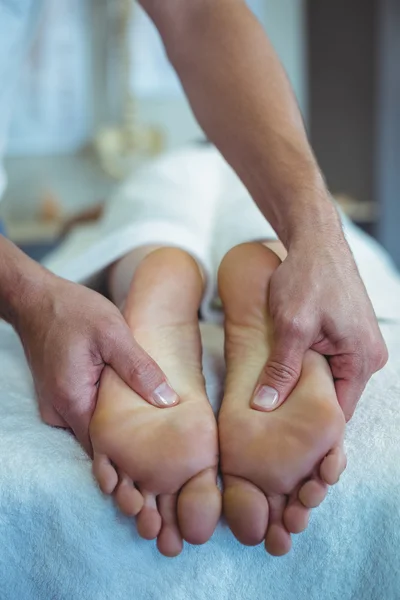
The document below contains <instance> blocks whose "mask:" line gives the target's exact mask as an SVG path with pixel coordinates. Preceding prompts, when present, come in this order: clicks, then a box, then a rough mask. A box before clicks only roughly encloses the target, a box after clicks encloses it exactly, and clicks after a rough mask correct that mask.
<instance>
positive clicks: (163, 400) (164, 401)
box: [153, 381, 179, 407]
mask: <svg viewBox="0 0 400 600" xmlns="http://www.w3.org/2000/svg"><path fill="white" fill-rule="evenodd" d="M153 400H154V402H155V403H156V404H157V406H161V407H163V406H173V405H174V404H177V402H178V400H179V398H178V395H177V394H176V393H175V392H174V390H173V389H172V387H171V386H170V385H168V383H166V382H165V381H164V382H163V383H162V384H161V385H159V386H158V388H156V389H155V390H154V392H153Z"/></svg>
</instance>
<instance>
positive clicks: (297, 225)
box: [278, 190, 344, 250]
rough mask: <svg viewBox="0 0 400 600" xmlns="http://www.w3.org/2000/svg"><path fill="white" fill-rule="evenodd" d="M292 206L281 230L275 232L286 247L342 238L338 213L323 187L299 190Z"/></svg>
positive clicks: (327, 241) (334, 241)
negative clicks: (321, 190) (321, 189)
mask: <svg viewBox="0 0 400 600" xmlns="http://www.w3.org/2000/svg"><path fill="white" fill-rule="evenodd" d="M291 205H292V207H293V208H292V210H289V215H288V218H287V220H286V222H285V224H284V226H283V228H282V230H283V231H282V232H281V233H280V232H278V234H279V235H280V237H281V239H282V241H283V243H284V245H285V246H286V248H287V249H288V250H289V248H290V247H293V246H298V245H304V244H307V245H309V244H310V242H311V243H313V245H315V243H317V244H320V243H321V240H323V243H324V244H327V243H329V242H333V243H337V242H338V241H339V240H343V239H344V234H343V229H342V223H341V220H340V216H339V213H338V211H337V208H336V206H335V204H334V203H333V201H332V199H331V197H330V195H329V193H328V192H327V191H326V190H324V191H323V192H320V191H315V190H313V191H308V193H306V194H304V195H303V193H300V194H298V195H297V197H296V198H295V199H293V201H292V203H291Z"/></svg>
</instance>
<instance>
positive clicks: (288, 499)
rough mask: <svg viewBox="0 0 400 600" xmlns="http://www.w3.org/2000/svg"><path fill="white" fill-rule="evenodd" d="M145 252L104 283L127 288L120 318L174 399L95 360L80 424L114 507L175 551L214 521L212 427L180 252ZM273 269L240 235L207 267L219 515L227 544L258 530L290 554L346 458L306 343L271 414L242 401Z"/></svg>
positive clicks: (195, 300)
mask: <svg viewBox="0 0 400 600" xmlns="http://www.w3.org/2000/svg"><path fill="white" fill-rule="evenodd" d="M148 251H150V250H149V249H148V248H147V249H138V250H137V251H134V252H132V253H130V254H129V255H127V256H126V257H125V258H124V259H122V260H121V261H120V263H119V264H118V265H116V267H115V270H114V271H115V272H114V274H113V276H112V285H111V288H112V290H113V292H114V297H118V298H120V297H121V294H122V293H124V291H126V290H127V291H126V294H127V295H126V297H125V302H124V305H125V308H124V315H125V317H126V319H127V321H128V323H129V326H130V327H131V329H132V332H133V333H134V335H135V337H136V338H137V339H138V341H139V342H140V343H141V344H142V345H143V347H144V348H145V349H146V350H147V351H148V352H149V354H150V355H151V356H152V357H153V358H154V359H155V360H157V362H158V363H159V364H160V366H161V367H162V368H163V369H164V371H165V373H166V374H167V375H168V377H169V378H170V380H171V382H172V384H173V385H174V388H175V389H176V390H177V392H178V393H179V396H180V398H181V401H180V403H179V405H178V406H177V407H175V408H174V409H173V410H167V411H160V410H158V409H156V408H154V407H152V406H149V405H148V404H147V403H146V402H144V401H143V400H142V399H141V398H140V397H138V396H137V394H135V393H134V392H133V391H132V390H131V389H129V388H128V386H126V385H125V384H124V382H123V381H122V380H121V379H120V378H119V377H118V376H117V375H116V374H115V373H114V372H113V370H112V369H108V368H107V369H106V370H105V371H104V373H103V375H102V378H101V383H100V391H99V400H98V403H97V407H96V410H95V413H94V416H93V419H92V422H91V424H90V435H91V440H92V444H93V448H94V461H93V472H94V475H95V477H96V479H97V481H98V483H99V486H100V488H101V489H102V491H103V492H104V493H106V494H112V495H113V497H114V500H115V502H116V503H117V505H118V507H119V508H120V510H121V511H122V512H123V513H125V514H126V515H128V516H136V517H137V527H138V533H139V535H141V536H142V537H144V538H145V539H153V538H155V537H156V538H157V546H158V549H159V550H160V552H161V553H163V554H165V555H166V556H176V555H177V554H179V552H180V551H181V550H182V547H183V540H184V539H185V540H187V541H188V542H190V543H194V544H200V543H204V542H205V541H207V539H209V537H210V536H211V534H212V532H213V530H214V528H215V526H216V523H217V521H218V517H219V515H220V512H221V495H220V492H219V490H218V489H217V487H216V468H217V464H218V433H217V426H216V422H215V417H214V415H213V413H212V410H211V408H210V405H209V403H208V401H207V396H206V392H205V387H204V378H203V375H202V360H201V341H202V340H201V336H200V331H199V323H198V307H199V304H200V301H201V297H202V292H203V284H202V278H201V274H200V271H199V268H198V266H197V265H196V263H195V261H194V260H193V259H192V258H191V257H190V256H189V255H188V254H186V253H185V252H184V251H182V250H179V249H176V248H173V249H172V248H160V249H158V250H156V251H153V252H151V251H150V254H148V255H147V256H146V257H145V255H146V252H148ZM249 265H251V267H250V268H249ZM278 265H279V259H278V258H277V256H276V255H275V254H274V253H273V252H271V251H270V250H268V249H267V248H265V247H264V246H262V245H261V244H243V245H241V246H238V247H237V248H234V249H233V250H231V251H230V252H229V253H228V255H227V256H226V258H225V259H224V260H223V263H222V265H221V268H220V272H219V288H220V296H221V299H222V301H223V303H224V309H225V357H226V367H227V379H226V390H225V395H224V399H223V402H222V408H221V410H220V414H219V442H220V449H221V470H222V474H223V478H224V494H223V497H224V512H225V516H226V518H227V521H228V523H229V525H230V527H231V529H232V531H233V533H234V534H235V536H236V537H237V538H238V539H239V541H241V542H242V543H244V544H248V545H254V544H258V543H260V542H262V541H264V540H265V545H266V549H267V551H268V552H270V553H271V554H274V555H281V554H285V553H286V552H288V551H289V549H290V545H291V541H290V534H291V533H300V532H301V531H303V530H304V529H305V528H306V527H307V524H308V518H309V513H310V510H311V509H312V508H313V507H315V506H318V505H319V504H320V503H321V502H322V501H323V500H324V498H325V496H326V493H327V490H328V486H329V485H333V484H334V483H336V482H337V480H338V478H339V477H340V475H341V473H342V471H343V469H344V468H345V465H346V458H345V454H344V451H343V434H344V427H345V421H344V417H343V413H342V411H341V408H340V406H339V405H338V402H337V399H336V395H335V389H334V385H333V381H332V376H331V373H330V369H329V366H328V364H327V362H326V360H325V359H324V358H323V357H322V356H320V355H319V354H318V353H316V352H313V351H308V352H307V354H306V356H305V358H304V362H303V368H302V375H301V378H300V380H299V383H298V385H297V386H296V388H295V389H294V390H293V392H292V393H291V394H290V396H289V398H288V400H287V402H286V403H285V404H284V405H282V406H281V407H280V408H279V409H277V410H276V411H274V412H272V413H265V412H264V413H260V412H258V411H255V410H253V409H252V408H251V405H250V398H251V394H252V392H253V390H254V387H255V385H256V382H257V378H258V376H259V373H260V370H261V369H262V366H263V362H264V361H265V360H266V359H267V357H268V353H269V342H268V340H269V332H270V320H269V317H268V311H267V309H266V302H265V298H266V295H267V290H268V285H269V281H270V277H271V275H272V273H273V272H274V270H275V269H276V268H277V267H278ZM124 275H126V276H129V285H128V288H127V285H126V283H127V282H126V280H125V281H124ZM218 331H219V330H218V328H216V331H214V335H215V334H218Z"/></svg>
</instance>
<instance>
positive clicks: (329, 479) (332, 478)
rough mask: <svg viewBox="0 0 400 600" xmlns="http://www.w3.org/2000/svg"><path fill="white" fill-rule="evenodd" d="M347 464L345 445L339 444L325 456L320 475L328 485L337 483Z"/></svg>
mask: <svg viewBox="0 0 400 600" xmlns="http://www.w3.org/2000/svg"><path fill="white" fill-rule="evenodd" d="M346 465H347V457H346V454H345V452H344V448H343V446H337V447H336V448H334V449H333V450H332V451H331V452H329V454H327V456H326V457H325V458H324V460H323V461H322V464H321V468H320V476H321V479H322V480H323V481H325V483H327V484H328V485H335V483H337V482H338V481H339V479H340V476H341V474H342V473H343V471H344V470H345V468H346Z"/></svg>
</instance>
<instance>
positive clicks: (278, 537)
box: [265, 496, 292, 556]
mask: <svg viewBox="0 0 400 600" xmlns="http://www.w3.org/2000/svg"><path fill="white" fill-rule="evenodd" d="M286 504H287V500H286V497H285V496H272V497H271V496H270V497H268V505H269V523H268V530H267V535H266V537H265V548H266V550H267V552H268V553H269V554H272V556H283V555H284V554H287V553H288V552H289V551H290V549H291V547H292V541H291V538H290V533H289V532H288V530H287V529H286V527H285V525H284V523H283V514H284V511H285V508H286Z"/></svg>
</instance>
